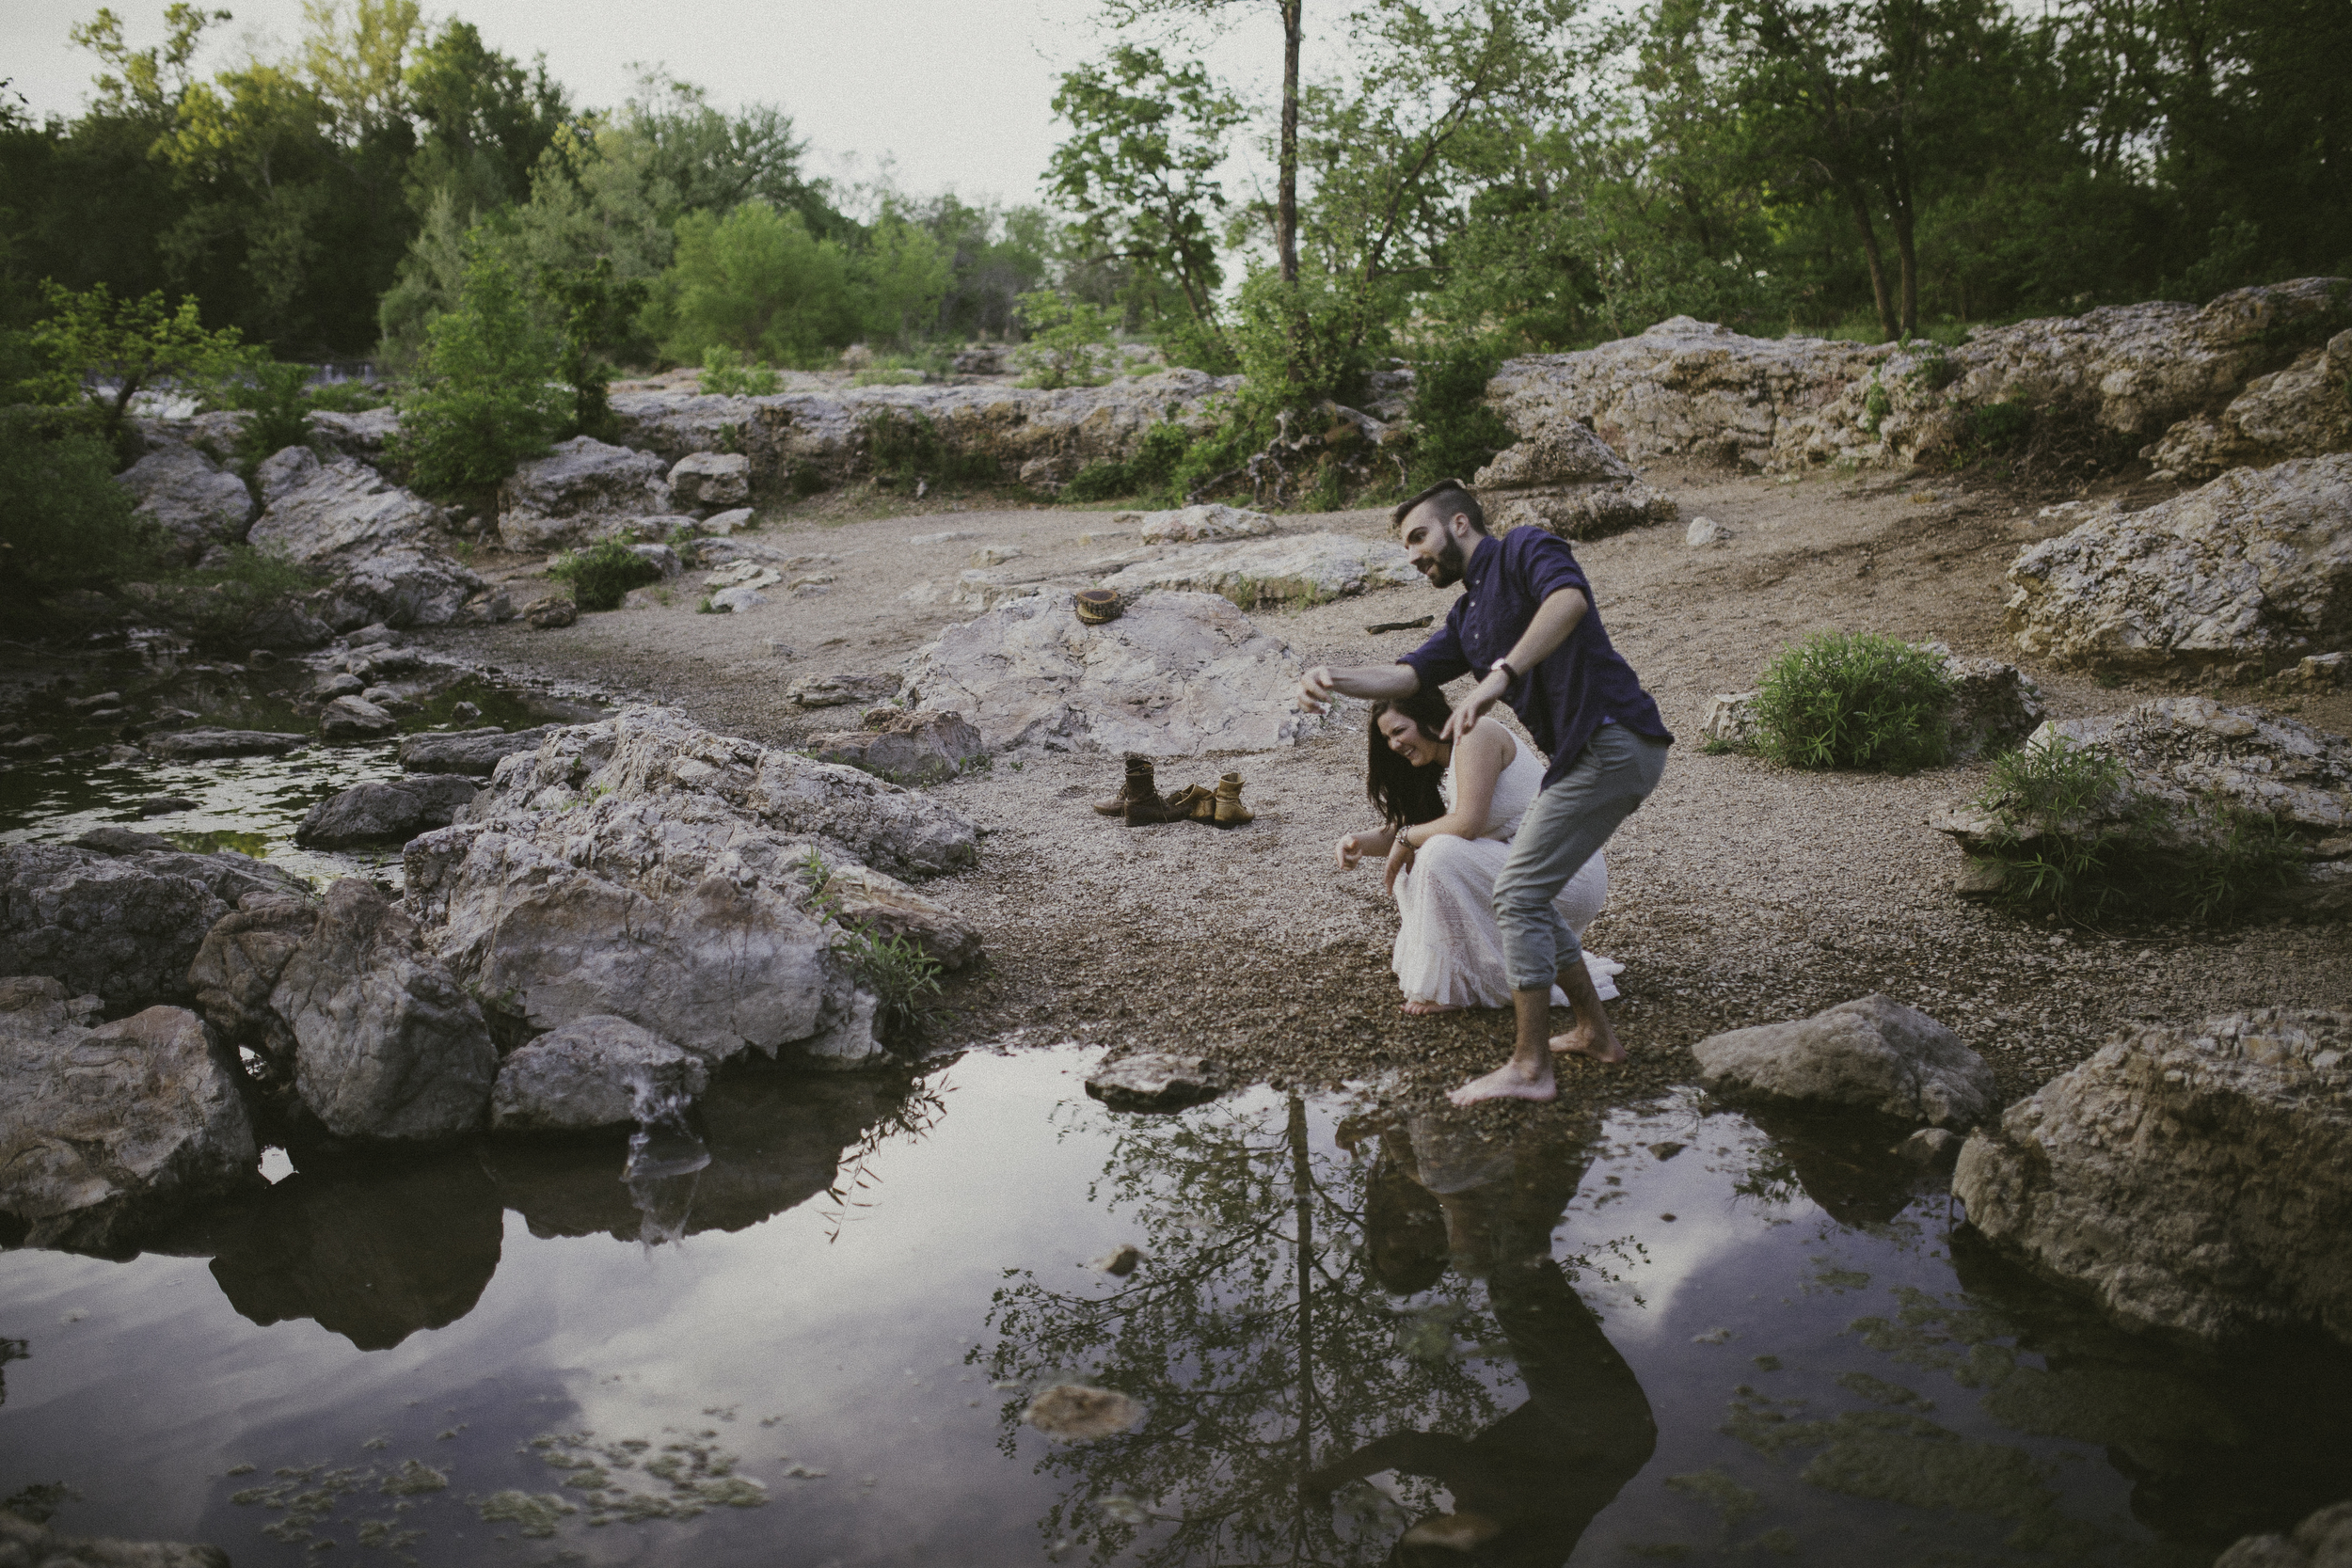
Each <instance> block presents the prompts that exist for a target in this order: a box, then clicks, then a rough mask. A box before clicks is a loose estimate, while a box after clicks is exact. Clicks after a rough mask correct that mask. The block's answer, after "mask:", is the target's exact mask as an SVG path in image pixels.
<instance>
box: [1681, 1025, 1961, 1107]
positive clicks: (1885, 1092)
mask: <svg viewBox="0 0 2352 1568" xmlns="http://www.w3.org/2000/svg"><path fill="white" fill-rule="evenodd" d="M1691 1054H1692V1055H1693V1056H1695V1057H1696V1058H1698V1064H1699V1076H1700V1081H1701V1082H1702V1083H1704V1084H1706V1085H1708V1087H1709V1088H1712V1089H1718V1090H1729V1091H1733V1092H1737V1093H1743V1094H1755V1095H1760V1096H1764V1097H1766V1098H1768V1099H1772V1100H1789V1101H1806V1102H1809V1103H1812V1104H1817V1105H1851V1106H1855V1107H1858V1108H1860V1109H1863V1110H1867V1111H1875V1112H1878V1113H1879V1114H1881V1115H1883V1116H1891V1117H1902V1118H1903V1119H1905V1120H1907V1121H1924V1122H1927V1123H1929V1124H1930V1125H1931V1126H1935V1127H1968V1126H1972V1125H1974V1124H1975V1123H1977V1122H1979V1121H1981V1120H1982V1119H1984V1118H1985V1117H1988V1116H1990V1115H1992V1114H1993V1111H1994V1108H1995V1106H1996V1105H1997V1104H1998V1103H1999V1101H1998V1100H1997V1098H1996V1088H1995V1085H1994V1079H1993V1069H1991V1068H1990V1067H1988V1066H1986V1065H1985V1061H1984V1058H1983V1057H1981V1056H1979V1055H1978V1054H1977V1053H1975V1052H1973V1051H1971V1050H1969V1049H1968V1048H1967V1047H1966V1046H1965V1045H1963V1044H1962V1043H1961V1041H1960V1037H1959V1036H1957V1035H1955V1034H1953V1033H1952V1032H1951V1030H1949V1029H1947V1028H1946V1027H1945V1026H1944V1025H1943V1024H1941V1023H1938V1022H1936V1021H1935V1020H1933V1019H1931V1018H1930V1017H1929V1016H1928V1015H1927V1014H1925V1013H1922V1012H1919V1011H1916V1010H1915V1009H1914V1008H1911V1007H1906V1006H1903V1005H1902V1004H1901V1003H1899V1002H1897V1001H1894V1000H1892V999H1891V998H1888V997H1884V996H1880V995H1877V994H1876V993H1873V994H1871V995H1869V996H1864V997H1857V998H1856V999H1855V1000H1853V1001H1851V1002H1840V1003H1839V1004H1838V1005H1837V1006H1835V1007H1829V1008H1825V1009H1824V1010H1822V1011H1820V1012H1818V1013H1815V1014H1814V1015H1813V1016H1812V1017H1811V1018H1802V1019H1796V1020H1792V1021H1790V1022H1785V1023H1763V1024H1758V1025H1756V1026H1755V1027H1754V1028H1749V1029H1732V1030H1728V1031H1726V1032H1725V1033H1723V1034H1720V1035H1709V1036H1708V1037H1707V1038H1705V1039H1703V1040H1701V1041H1699V1042H1698V1043H1697V1044H1696V1045H1694V1046H1692V1048H1691Z"/></svg>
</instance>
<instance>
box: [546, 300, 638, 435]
mask: <svg viewBox="0 0 2352 1568" xmlns="http://www.w3.org/2000/svg"><path fill="white" fill-rule="evenodd" d="M539 282H540V287H541V288H543V289H545V290H546V291H547V292H548V296H549V297H550V298H551V299H552V300H553V301H554V302H555V306H556V309H557V310H558V312H559V313H560V318H561V321H562V324H563V327H562V331H563V336H562V345H563V346H562V349H561V351H560V353H559V355H558V368H559V371H560V372H561V373H562V375H563V377H564V381H566V382H567V383H569V384H570V386H571V388H572V408H573V412H572V421H571V428H572V429H573V430H574V431H575V432H577V433H580V434H583V435H588V436H596V437H597V438H598V439H599V440H609V439H611V437H612V434H613V432H612V403H611V401H610V399H609V398H608V396H607V394H606V392H605V388H606V387H607V386H609V385H610V384H611V383H612V357H611V356H612V352H613V350H614V349H615V348H617V347H619V346H620V345H622V344H625V343H627V342H628V340H629V337H630V335H631V333H632V332H633V330H634V329H635V326H636V322H637V313H638V312H639V311H640V310H642V309H644V304H645V293H646V289H645V284H644V280H643V279H637V278H632V279H629V280H628V281H619V280H616V279H615V278H614V277H613V276H612V259H611V258H610V257H600V258H598V259H597V261H596V264H595V265H594V266H589V267H580V268H576V269H574V270H572V271H570V272H565V273H543V274H542V275H541V276H540V280H539Z"/></svg>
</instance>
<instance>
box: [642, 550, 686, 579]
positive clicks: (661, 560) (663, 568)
mask: <svg viewBox="0 0 2352 1568" xmlns="http://www.w3.org/2000/svg"><path fill="white" fill-rule="evenodd" d="M628 553H629V554H631V555H633V556H635V557H636V558H637V559H638V560H640V561H642V562H644V563H645V564H646V565H648V566H650V567H652V568H653V569H654V570H655V571H657V572H660V574H661V578H662V580H663V581H664V582H667V581H668V580H669V579H670V578H674V577H676V576H677V575H678V574H679V573H680V572H683V571H684V570H686V567H685V565H684V563H683V562H680V561H679V560H678V558H677V551H675V550H674V549H672V548H671V547H670V546H667V545H631V546H629V547H628Z"/></svg>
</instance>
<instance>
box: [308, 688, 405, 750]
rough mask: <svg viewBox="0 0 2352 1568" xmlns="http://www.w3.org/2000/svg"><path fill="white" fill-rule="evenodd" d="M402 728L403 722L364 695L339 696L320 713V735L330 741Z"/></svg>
mask: <svg viewBox="0 0 2352 1568" xmlns="http://www.w3.org/2000/svg"><path fill="white" fill-rule="evenodd" d="M398 728H400V721H399V720H397V719H395V718H393V717H392V716H391V715H390V714H389V713H387V712H385V711H384V710H383V709H382V708H380V707H378V706H376V705H374V704H373V703H371V702H369V701H368V700H367V699H366V698H365V697H351V696H343V697H338V698H336V699H335V700H334V701H333V702H331V703H329V704H327V705H326V707H325V708H324V709H323V710H322V711H321V712H320V714H319V734H320V735H322V736H326V738H327V739H329V740H373V739H376V738H377V737H378V736H387V735H389V734H391V733H392V732H393V731H394V730H396V729H398Z"/></svg>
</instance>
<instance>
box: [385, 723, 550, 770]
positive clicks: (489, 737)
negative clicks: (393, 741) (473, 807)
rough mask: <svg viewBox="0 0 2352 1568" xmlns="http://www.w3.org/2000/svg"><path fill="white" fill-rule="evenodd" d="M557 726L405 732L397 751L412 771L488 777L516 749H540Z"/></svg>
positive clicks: (530, 750)
mask: <svg viewBox="0 0 2352 1568" xmlns="http://www.w3.org/2000/svg"><path fill="white" fill-rule="evenodd" d="M556 728H557V726H555V725H553V724H542V725H540V726H539V727H538V728H537V729H532V730H499V729H482V730H443V731H439V732H437V733H429V734H421V735H404V736H401V737H400V746H399V749H398V752H396V754H397V755H398V756H399V758H400V765H401V766H402V767H403V768H406V769H408V771H410V772H411V773H465V774H468V775H470V776H471V777H474V778H478V779H486V778H488V777H489V776H490V775H491V773H492V772H493V771H495V770H496V769H497V768H498V765H499V763H500V761H501V759H503V758H506V757H511V756H513V755H514V754H515V753H516V752H532V751H536V750H538V749H539V746H540V745H541V743H542V742H544V741H545V740H546V739H547V738H548V736H550V735H553V734H554V733H555V731H556Z"/></svg>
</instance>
